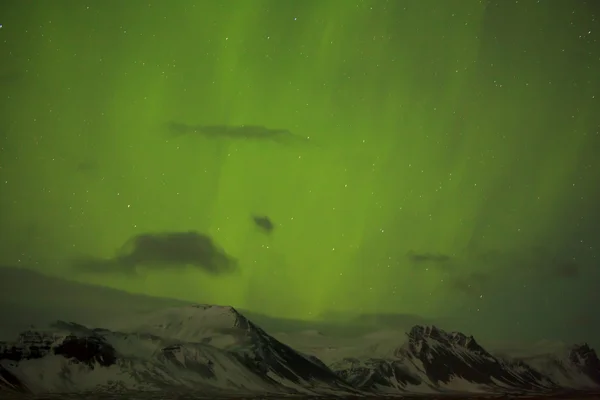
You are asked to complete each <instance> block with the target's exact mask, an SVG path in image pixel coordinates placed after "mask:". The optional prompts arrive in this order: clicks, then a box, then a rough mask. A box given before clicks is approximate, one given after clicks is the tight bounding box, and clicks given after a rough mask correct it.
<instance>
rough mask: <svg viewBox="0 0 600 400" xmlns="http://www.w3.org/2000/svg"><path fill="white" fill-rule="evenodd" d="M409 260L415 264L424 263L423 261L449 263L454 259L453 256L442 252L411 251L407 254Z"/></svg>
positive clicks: (438, 263) (439, 263)
mask: <svg viewBox="0 0 600 400" xmlns="http://www.w3.org/2000/svg"><path fill="white" fill-rule="evenodd" d="M406 257H408V259H409V261H410V262H412V263H413V264H423V263H431V264H437V265H441V264H447V263H448V262H449V261H451V260H452V257H450V256H449V255H446V254H441V253H417V252H415V251H412V250H411V251H409V252H408V253H407V254H406Z"/></svg>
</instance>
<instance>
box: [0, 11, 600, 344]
mask: <svg viewBox="0 0 600 400" xmlns="http://www.w3.org/2000/svg"><path fill="white" fill-rule="evenodd" d="M27 4H28V2H18V1H4V2H3V4H2V8H3V10H2V12H0V17H1V18H3V20H1V21H0V23H1V24H2V29H0V60H1V61H0V62H1V65H0V82H1V83H0V84H1V85H2V97H1V98H2V101H1V102H0V115H1V116H2V118H1V120H0V121H1V122H0V145H1V153H0V167H1V169H0V182H1V186H0V207H1V208H0V235H1V237H2V241H1V244H0V246H1V247H0V249H1V252H0V262H2V263H3V264H6V265H23V266H24V267H31V268H35V269H38V270H42V271H44V272H47V273H51V274H56V275H59V276H68V277H70V278H72V279H77V280H80V281H86V282H94V283H98V284H102V285H106V286H111V287H115V288H121V289H125V290H128V291H132V292H137V293H147V294H151V295H156V296H168V297H175V298H179V299H186V300H193V301H199V302H209V303H219V304H230V305H233V306H236V307H241V308H244V309H250V310H253V311H260V312H262V313H265V314H268V315H272V316H279V317H281V316H287V317H294V318H299V319H313V318H318V316H319V315H321V314H322V313H325V312H330V311H335V312H341V313H405V314H418V315H424V316H428V317H430V316H431V317H438V316H442V317H443V316H456V317H457V318H460V319H462V320H464V321H465V323H466V324H471V325H473V326H483V325H485V326H486V327H487V328H489V329H497V326H498V325H500V324H507V323H508V324H511V326H517V325H519V326H524V327H540V329H545V328H547V327H557V326H564V325H565V324H567V326H568V324H572V323H577V324H579V325H578V326H579V327H580V328H578V329H580V330H579V331H578V332H583V330H585V329H590V327H591V326H593V327H596V328H598V329H600V320H599V319H598V316H597V315H594V314H593V313H592V312H591V309H592V305H593V304H597V302H598V300H599V297H598V291H597V287H598V282H600V281H599V279H600V273H599V272H598V267H599V265H598V258H597V255H598V250H599V246H600V243H599V241H600V231H599V230H598V226H599V223H600V211H599V210H600V209H599V208H598V206H597V205H598V203H599V200H600V165H599V164H598V163H599V161H598V159H599V156H600V133H599V132H600V11H598V6H597V5H594V4H593V2H585V1H562V2H561V1H551V0H548V1H519V2H509V1H506V2H504V1H498V2H488V1H475V0H450V1H441V0H406V1H404V0H398V1H383V0H372V1H350V0H319V1H317V0H303V1H299V0H298V1H296V0H294V1H291V0H290V1H287V0H233V1H229V2H225V1H187V0H186V1H183V0H182V1H172V2H166V1H163V2H148V1H144V2H142V1H138V0H132V1H127V2H120V1H116V0H113V1H102V2H101V1H85V2H76V3H73V2H69V1H63V0H60V1H59V0H55V1H52V2H36V6H35V8H34V7H29V6H28V5H27ZM169 121H175V122H177V123H180V124H185V125H189V126H232V127H233V126H244V125H252V126H264V127H268V128H272V129H282V130H288V131H289V132H291V133H293V134H294V135H298V136H300V137H302V138H306V141H297V142H290V143H279V142H276V141H272V140H248V139H247V138H239V139H238V138H233V137H225V136H224V137H222V138H220V137H211V138H208V137H205V136H202V135H191V134H190V135H181V136H179V137H174V136H173V135H169V127H168V124H169ZM256 215H260V216H265V217H268V219H269V220H270V221H272V223H273V224H274V229H273V230H272V232H271V233H270V234H268V235H267V234H265V233H264V232H261V230H260V229H259V228H258V227H257V226H256V224H255V223H254V221H253V217H254V216H256ZM187 231H198V232H202V233H204V234H206V235H210V237H211V238H212V239H213V240H214V241H215V242H216V243H218V244H219V246H221V247H222V248H223V249H224V250H225V251H226V252H227V253H228V254H231V255H232V256H233V257H235V258H236V259H237V260H238V261H239V268H238V269H237V270H236V271H235V272H233V273H227V274H220V275H218V276H212V275H209V274H206V273H205V272H203V271H201V270H198V269H194V268H188V267H182V268H165V269H154V270H152V271H148V272H147V273H143V274H140V275H138V276H131V275H127V274H119V273H115V272H110V273H99V274H98V273H96V274H89V273H83V272H81V271H73V269H72V268H71V266H70V263H71V260H72V259H74V258H77V257H80V256H93V257H111V256H113V255H114V254H115V252H117V251H118V249H119V248H120V247H121V246H122V245H123V244H124V243H126V242H127V241H128V240H129V239H130V238H132V237H134V236H136V235H140V234H145V233H149V232H159V233H160V232H187ZM588 310H590V311H588ZM514 329H517V328H514ZM523 329H526V328H523ZM532 329H533V328H532Z"/></svg>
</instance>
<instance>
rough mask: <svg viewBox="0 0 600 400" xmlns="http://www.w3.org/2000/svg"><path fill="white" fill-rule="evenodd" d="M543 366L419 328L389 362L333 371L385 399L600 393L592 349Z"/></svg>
mask: <svg viewBox="0 0 600 400" xmlns="http://www.w3.org/2000/svg"><path fill="white" fill-rule="evenodd" d="M541 360H542V361H541V362H539V361H540V359H539V358H536V359H535V361H538V362H533V361H534V360H532V359H522V358H509V357H497V356H494V355H492V354H491V353H489V352H488V351H486V350H485V349H484V348H483V347H481V346H480V345H479V344H478V343H477V341H476V340H475V339H474V338H473V337H472V336H466V335H464V334H462V333H460V332H445V331H443V330H441V329H438V328H437V327H435V326H420V325H417V326H415V327H413V328H412V329H411V330H410V331H409V332H408V333H407V341H406V342H405V343H403V344H402V345H401V346H399V347H398V348H396V349H395V350H394V351H392V352H391V354H389V356H387V357H378V358H371V357H363V358H356V357H355V358H344V359H342V360H340V361H338V362H336V363H334V364H333V365H331V368H332V369H333V370H334V371H335V372H336V373H337V374H338V376H340V377H341V378H343V379H344V380H346V381H347V382H349V383H350V384H352V385H353V386H354V387H356V388H359V389H362V390H369V391H377V392H386V393H389V392H398V391H400V392H438V393H439V392H446V393H449V392H477V393H514V394H523V393H551V392H560V391H566V390H598V389H599V388H600V380H598V378H599V377H600V361H599V360H598V357H597V355H596V353H595V351H594V350H593V349H591V348H589V346H587V345H579V346H574V347H572V348H571V351H570V352H569V353H568V354H567V355H566V356H565V357H560V356H557V355H552V356H549V355H546V357H545V358H543V359H541ZM543 361H546V362H545V363H544V362H543Z"/></svg>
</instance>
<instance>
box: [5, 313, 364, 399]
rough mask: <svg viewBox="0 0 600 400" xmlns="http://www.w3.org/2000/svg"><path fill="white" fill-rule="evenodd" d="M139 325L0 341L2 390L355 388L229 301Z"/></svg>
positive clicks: (73, 328)
mask: <svg viewBox="0 0 600 400" xmlns="http://www.w3.org/2000/svg"><path fill="white" fill-rule="evenodd" d="M134 325H135V326H136V327H135V329H134V330H124V331H115V330H107V329H100V328H94V329H93V328H88V327H86V326H83V325H79V324H76V323H70V322H62V321H58V322H56V323H54V324H51V325H50V326H49V327H47V328H44V329H30V330H28V331H25V332H22V333H21V334H19V335H18V337H17V340H16V341H14V342H12V343H7V342H2V343H0V367H1V368H2V369H0V373H1V375H0V378H1V379H0V388H3V389H11V390H17V391H27V392H33V393H42V392H76V391H86V390H111V391H115V390H169V391H174V390H193V391H196V392H201V393H203V394H209V395H215V394H236V393H238V394H239V393H244V394H247V393H303V394H313V393H317V392H318V393H325V394H333V393H346V394H348V393H356V391H355V390H354V389H352V388H351V387H350V386H349V385H347V384H346V383H345V382H343V380H341V379H340V378H339V377H337V375H335V374H334V373H333V372H332V371H331V370H330V369H329V368H327V367H326V366H325V365H324V364H323V363H321V362H320V361H319V360H317V359H315V358H313V357H311V356H306V355H303V354H300V353H299V352H297V351H295V350H293V349H292V348H290V347H288V346H286V345H284V344H283V343H281V342H279V341H277V340H276V339H275V338H273V337H271V336H269V335H268V334H267V333H266V332H264V331H263V330H262V329H260V328H259V327H257V326H256V325H254V324H253V323H252V322H250V321H248V320H247V319H246V318H245V317H244V316H242V315H241V314H239V313H238V312H237V311H236V310H235V309H233V308H231V307H219V306H209V305H194V306H185V307H179V308H169V309H166V310H162V311H160V312H157V313H154V314H150V315H146V316H144V318H143V319H141V320H140V322H139V323H136V322H133V323H132V326H134Z"/></svg>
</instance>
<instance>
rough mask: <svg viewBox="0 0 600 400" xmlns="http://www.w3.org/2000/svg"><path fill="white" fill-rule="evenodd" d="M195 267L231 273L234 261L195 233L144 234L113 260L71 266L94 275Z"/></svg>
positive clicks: (89, 260) (91, 260)
mask: <svg viewBox="0 0 600 400" xmlns="http://www.w3.org/2000/svg"><path fill="white" fill-rule="evenodd" d="M189 266H192V267H196V268H198V269H201V270H203V271H205V272H207V273H209V274H211V275H221V274H226V273H231V272H233V271H235V270H236V269H237V261H236V260H235V259H234V258H233V257H231V256H229V255H228V254H227V253H225V252H224V251H223V250H222V249H220V248H219V247H217V246H216V245H215V244H214V243H213V241H212V239H211V238H210V237H208V236H206V235H203V234H200V233H198V232H194V231H189V232H167V233H146V234H141V235H137V236H134V237H133V238H131V239H130V240H129V241H128V242H127V243H126V244H125V245H124V246H123V249H122V251H121V252H120V254H117V255H116V256H114V257H113V258H109V259H101V258H94V257H86V258H80V259H78V260H75V261H74V262H73V267H74V268H76V269H78V270H80V271H87V272H93V273H120V274H136V273H137V272H138V267H143V268H147V269H155V270H159V269H181V268H185V267H189Z"/></svg>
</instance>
